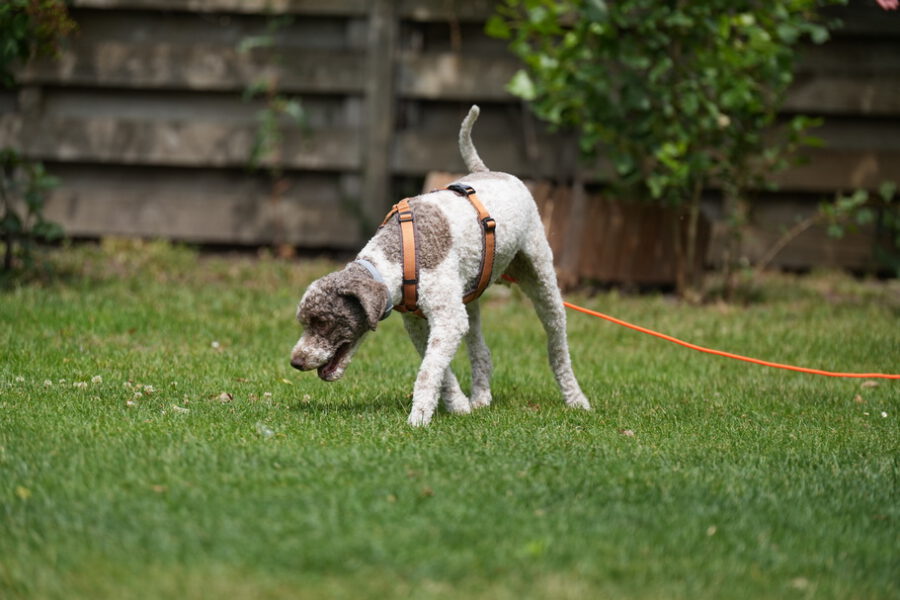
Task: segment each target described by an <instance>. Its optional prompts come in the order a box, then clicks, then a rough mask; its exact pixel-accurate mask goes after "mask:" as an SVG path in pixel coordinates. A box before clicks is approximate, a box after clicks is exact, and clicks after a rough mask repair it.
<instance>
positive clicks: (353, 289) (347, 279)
mask: <svg viewBox="0 0 900 600" xmlns="http://www.w3.org/2000/svg"><path fill="white" fill-rule="evenodd" d="M477 118H478V107H477V106H473V107H472V108H471V110H470V111H469V114H468V116H466V118H465V120H464V121H463V123H462V126H461V128H460V132H459V149H460V152H461V153H462V157H463V160H464V161H465V163H466V167H467V168H468V169H469V170H470V171H471V173H470V174H469V175H466V176H465V177H463V178H462V179H460V180H459V181H458V182H457V183H459V184H463V185H464V186H470V187H471V188H474V189H475V190H476V192H477V196H478V198H479V199H480V200H481V202H482V203H483V205H484V207H485V208H486V209H487V211H488V212H489V213H490V215H491V216H492V217H493V219H494V220H495V222H496V228H495V236H496V237H495V246H496V247H495V253H494V262H493V269H492V272H491V281H493V280H494V279H496V278H497V277H498V276H499V275H500V274H501V273H508V274H509V275H510V276H512V277H513V278H515V279H517V280H518V283H519V285H520V286H521V288H522V290H523V291H524V292H525V293H526V294H527V295H528V297H529V298H530V299H531V301H532V303H533V304H534V307H535V310H536V311H537V314H538V317H540V319H541V322H542V323H543V325H544V330H545V331H546V333H547V337H548V343H547V347H548V350H549V354H550V366H551V368H552V369H553V374H554V375H555V376H556V381H557V383H558V384H559V387H560V390H561V391H562V394H563V398H564V399H565V403H566V404H567V405H568V406H570V407H577V408H583V409H590V404H589V403H588V401H587V398H585V396H584V394H583V393H582V391H581V389H580V388H579V386H578V382H577V381H576V380H575V375H574V374H573V373H572V364H571V360H570V358H569V348H568V343H567V340H566V313H565V307H564V306H563V300H562V296H561V295H560V292H559V288H558V287H557V285H556V274H555V272H554V270H553V256H552V253H551V251H550V246H549V244H548V243H547V238H546V236H545V235H544V228H543V226H542V224H541V220H540V217H539V215H538V211H537V207H536V205H535V203H534V199H533V198H532V197H531V194H530V193H529V191H528V189H527V188H526V187H525V185H524V184H523V183H522V182H521V181H519V179H517V178H516V177H513V176H512V175H507V174H506V173H496V172H492V171H489V170H488V168H487V167H485V165H484V163H483V162H482V161H481V158H480V157H479V156H478V153H477V151H476V150H475V147H474V145H473V144H472V136H471V134H472V125H473V124H474V123H475V120H476V119H477ZM409 205H410V208H411V209H412V213H413V215H414V218H415V220H414V223H415V240H416V256H417V261H418V264H417V270H418V277H417V282H418V289H417V294H418V296H417V301H418V302H417V303H418V308H419V310H420V314H421V316H416V315H415V314H412V313H410V312H407V313H405V314H404V315H403V321H404V325H405V326H406V330H407V332H408V333H409V337H410V338H411V339H412V342H413V344H414V345H415V347H416V349H417V350H418V352H419V354H421V356H422V364H421V366H420V368H419V373H418V376H417V377H416V382H415V387H414V390H413V402H412V411H411V412H410V415H409V423H410V425H416V426H419V425H427V424H428V423H429V422H430V421H431V418H432V416H433V415H434V412H435V410H436V408H437V404H438V398H440V399H441V400H442V401H443V403H444V406H445V407H446V408H447V410H448V411H450V412H451V413H469V412H471V410H472V409H473V408H478V407H481V406H487V405H489V404H490V403H491V390H490V378H491V371H492V369H493V367H492V364H491V353H490V351H489V350H488V348H487V346H486V345H485V342H484V338H483V337H482V334H481V321H480V316H479V309H478V302H477V301H476V302H471V303H469V304H464V303H463V295H464V293H465V292H466V291H468V290H470V289H471V287H472V284H473V282H476V281H478V278H479V275H480V271H481V268H482V262H483V251H484V250H483V247H484V240H483V235H484V232H483V228H482V225H481V223H480V222H479V220H478V219H477V218H476V209H475V208H473V206H472V204H470V203H469V202H467V201H466V199H465V198H464V197H461V196H460V195H457V194H456V193H454V192H453V191H450V190H440V191H435V192H431V193H428V194H423V195H421V196H417V197H415V198H411V199H409ZM402 300H403V258H402V241H401V233H400V225H399V222H398V218H397V217H394V218H393V219H389V220H388V221H387V222H386V223H385V224H384V226H382V227H381V228H380V229H379V230H378V232H377V233H376V234H375V236H374V237H373V238H372V239H371V240H370V241H369V243H368V244H366V246H365V247H364V248H363V249H362V250H361V251H360V253H359V255H358V256H357V258H356V260H354V261H353V262H351V263H349V264H348V265H347V266H346V267H344V269H342V270H340V271H337V272H334V273H331V274H329V275H326V276H325V277H322V278H321V279H318V280H316V281H314V282H313V283H312V284H311V285H310V286H309V288H308V289H307V290H306V293H305V294H304V295H303V297H302V298H301V300H300V304H299V306H298V308H297V320H298V321H299V322H300V324H301V325H302V326H303V335H302V336H301V337H300V340H299V341H298V342H297V344H296V345H295V346H294V348H293V350H292V351H291V365H292V366H293V367H295V368H297V369H300V370H303V371H306V370H311V369H318V374H319V377H320V378H322V379H323V380H325V381H335V380H337V379H339V378H340V377H341V376H342V375H343V374H344V370H345V369H346V368H347V365H348V364H349V363H350V360H351V358H352V356H353V353H354V352H355V350H356V349H357V348H358V347H359V344H360V342H361V341H362V338H363V337H364V336H365V334H366V333H368V332H369V331H372V330H374V329H375V327H376V326H377V324H378V322H379V321H380V320H381V319H383V318H385V317H386V316H387V315H388V314H389V313H390V311H391V307H393V306H397V305H399V304H400V303H401V302H402ZM422 317H424V318H422ZM463 338H465V341H466V347H467V349H468V355H469V360H470V362H471V365H472V393H471V400H469V399H468V398H466V396H465V394H463V392H462V390H460V387H459V383H457V380H456V377H455V376H454V375H453V372H452V371H451V370H450V361H451V360H452V358H453V356H454V354H455V353H456V350H457V348H458V347H459V344H460V342H461V341H462V340H463Z"/></svg>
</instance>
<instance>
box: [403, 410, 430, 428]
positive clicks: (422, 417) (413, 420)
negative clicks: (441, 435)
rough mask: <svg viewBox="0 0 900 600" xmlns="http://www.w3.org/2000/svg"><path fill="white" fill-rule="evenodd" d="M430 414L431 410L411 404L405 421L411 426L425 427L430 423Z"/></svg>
mask: <svg viewBox="0 0 900 600" xmlns="http://www.w3.org/2000/svg"><path fill="white" fill-rule="evenodd" d="M431 414H432V411H428V410H425V409H422V408H418V407H416V406H413V409H412V412H410V413H409V418H408V419H407V420H406V422H407V423H409V424H410V425H412V426H413V427H425V426H426V425H428V424H429V423H431Z"/></svg>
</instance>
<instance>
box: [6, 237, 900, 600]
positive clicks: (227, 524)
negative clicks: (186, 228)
mask: <svg viewBox="0 0 900 600" xmlns="http://www.w3.org/2000/svg"><path fill="white" fill-rule="evenodd" d="M53 260H54V262H55V263H56V269H57V271H58V275H57V276H56V277H55V278H54V279H47V278H40V279H36V280H33V281H31V282H29V283H27V284H21V285H12V286H10V285H7V287H6V288H5V289H3V290H2V291H0V352H2V354H0V511H2V512H0V598H4V599H6V598H66V599H72V598H90V599H94V598H116V599H121V598H216V597H221V598H324V597H329V598H332V597H346V598H386V597H408V598H417V599H418V598H491V599H494V598H522V597H530V598H579V599H582V598H653V599H655V598H665V599H672V598H685V599H692V600H693V599H697V598H710V599H720V598H766V599H768V598H841V599H844V598H860V599H863V598H865V599H872V598H898V597H900V427H898V417H900V382H889V381H883V382H882V383H881V384H880V385H877V386H868V385H865V384H863V383H862V382H861V381H859V380H834V379H827V378H822V377H815V376H809V375H799V374H793V373H786V372H781V371H774V370H770V369H765V368H762V367H757V366H753V365H746V364H742V363H736V362H731V361H726V360H724V359H721V358H715V357H708V356H705V355H701V354H698V353H695V352H691V351H690V350H686V349H683V348H680V347H678V346H675V345H672V344H668V343H666V342H663V341H660V340H655V339H653V338H649V337H646V336H642V335H640V334H637V333H633V332H630V331H628V330H625V329H622V328H619V327H616V326H614V325H611V324H608V323H605V322H603V321H600V320H597V319H592V318H590V317H587V316H584V315H578V314H574V313H570V320H569V333H570V344H571V348H572V352H573V360H574V364H575V371H576V374H577V375H578V376H579V379H580V381H581V384H582V387H583V388H584V390H585V392H586V393H587V395H588V397H589V398H590V399H591V401H592V403H593V406H594V411H593V412H590V413H586V412H576V411H569V410H565V409H564V408H563V407H562V403H561V400H560V399H559V397H558V395H557V391H556V388H555V385H554V383H553V380H552V376H551V374H550V370H549V368H548V367H547V365H546V359H545V350H544V348H545V346H544V339H543V335H542V332H541V330H540V325H539V323H538V321H537V318H536V317H535V316H534V314H533V313H532V312H531V310H530V308H528V307H527V304H526V302H525V301H523V299H522V297H521V294H520V293H519V291H518V290H516V289H515V288H512V289H509V288H502V289H499V290H498V289H492V290H491V291H490V292H489V294H488V295H487V296H486V298H485V303H486V306H485V307H484V309H483V314H484V316H485V328H486V332H485V334H486V337H487V340H488V343H489V345H490V346H491V348H492V350H493V354H494V362H495V366H496V373H495V377H494V383H493V390H494V399H495V401H494V405H493V406H491V407H490V408H488V409H485V410H481V411H478V412H476V413H474V414H472V415H470V416H465V417H455V416H450V415H447V414H446V413H443V412H441V413H440V414H438V415H437V416H436V418H435V420H434V421H433V423H432V425H431V426H430V427H428V428H427V429H415V430H414V429H411V428H409V427H408V426H407V425H406V423H405V420H406V414H407V412H408V410H409V406H410V396H411V390H412V383H413V379H414V377H415V373H416V370H417V364H418V361H417V359H416V355H415V352H414V350H413V348H412V345H411V344H410V343H409V342H408V341H407V340H406V338H405V335H404V333H403V328H402V325H401V323H400V318H399V317H396V316H395V317H392V318H391V319H389V320H388V321H386V322H384V323H383V324H382V325H381V326H380V327H379V331H377V332H376V333H375V334H373V335H372V336H370V339H368V340H367V341H366V343H365V344H364V345H363V347H362V348H361V350H360V352H359V354H358V355H357V357H356V359H355V360H354V362H353V364H352V365H351V366H350V368H349V369H348V371H347V374H346V375H345V377H344V379H343V380H341V381H340V382H338V383H335V384H325V383H323V382H321V381H319V380H318V379H317V378H316V377H315V376H314V375H313V374H310V373H298V372H295V371H293V370H292V369H291V368H290V366H289V364H288V354H289V350H290V347H291V346H292V344H293V343H294V341H295V340H296V337H297V335H298V333H299V332H298V329H297V326H296V324H295V322H294V320H293V317H294V307H295V305H296V302H297V299H298V297H299V293H300V292H301V290H302V289H303V288H304V286H305V285H306V283H308V282H309V281H310V279H311V278H312V277H314V276H316V275H319V274H322V273H324V272H326V271H327V270H329V269H331V268H333V266H334V265H332V264H329V263H326V262H323V261H315V262H309V261H306V262H304V261H294V262H291V263H287V262H283V261H277V260H272V259H263V260H250V259H248V258H240V259H236V258H229V259H224V258H210V257H198V256H197V255H196V254H194V253H192V252H191V251H188V250H184V249H177V248H176V249H173V248H171V247H168V246H166V245H162V244H145V245H143V246H138V247H134V246H133V245H129V244H125V243H118V244H114V243H111V244H107V245H106V246H104V247H103V248H102V249H98V248H92V247H76V248H72V249H68V250H66V251H64V252H62V253H59V254H57V255H56V256H55V258H53ZM572 300H573V301H577V302H579V303H584V304H586V305H587V306H588V307H590V308H595V309H597V310H601V311H604V312H608V313H611V314H613V315H615V316H618V317H620V318H623V319H626V320H630V321H633V322H636V323H639V324H642V325H645V326H648V327H652V328H655V329H659V330H661V331H664V332H667V333H670V334H672V335H676V336H680V337H684V338H685V339H688V340H689V341H693V342H696V343H700V344H707V345H710V346H713V347H715V348H720V349H724V350H730V351H734V352H739V353H744V354H749V355H751V356H757V357H760V358H766V359H769V360H776V361H783V362H790V363H794V364H800V365H803V366H812V367H819V368H824V369H833V370H847V371H882V372H898V371H900V285H898V283H897V282H892V283H889V284H883V283H881V284H880V283H874V282H858V281H854V280H852V279H849V278H846V277H842V276H838V275H833V274H832V275H819V276H811V277H807V278H803V279H793V278H787V277H777V278H770V279H769V280H767V282H766V283H765V285H764V286H763V287H761V288H760V289H758V290H757V293H756V297H755V299H754V301H753V302H752V303H750V304H749V305H747V306H725V305H708V306H700V307H695V306H685V305H682V304H679V303H678V302H675V301H672V300H671V299H668V298H666V297H663V296H659V295H651V296H640V297H628V296H621V295H619V294H617V293H615V292H613V293H606V294H601V295H598V296H595V297H593V298H585V297H574V298H572ZM458 364H459V366H460V367H463V366H464V362H462V361H459V363H458ZM458 372H460V373H461V381H462V382H463V384H464V386H466V385H467V381H468V374H467V373H466V372H465V370H464V369H462V368H460V369H459V370H458Z"/></svg>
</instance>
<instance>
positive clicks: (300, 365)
mask: <svg viewBox="0 0 900 600" xmlns="http://www.w3.org/2000/svg"><path fill="white" fill-rule="evenodd" d="M291 366H292V367H294V368H295V369H297V370H298V371H306V370H307V369H306V363H304V362H303V360H302V359H299V358H292V359H291Z"/></svg>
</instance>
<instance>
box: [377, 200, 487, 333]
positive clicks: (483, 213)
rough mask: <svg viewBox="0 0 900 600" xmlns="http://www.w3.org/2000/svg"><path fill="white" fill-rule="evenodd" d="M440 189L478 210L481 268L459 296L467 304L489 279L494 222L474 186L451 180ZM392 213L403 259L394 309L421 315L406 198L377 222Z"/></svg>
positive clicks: (412, 219) (412, 221)
mask: <svg viewBox="0 0 900 600" xmlns="http://www.w3.org/2000/svg"><path fill="white" fill-rule="evenodd" d="M443 189H445V190H450V191H452V192H455V193H457V194H459V195H461V196H465V197H466V198H468V200H469V202H470V203H471V204H472V207H473V208H474V209H475V212H476V213H478V222H479V223H480V225H481V233H482V237H481V244H482V246H481V268H480V270H479V275H478V281H477V282H476V284H475V287H474V288H472V289H471V290H469V291H468V292H466V293H465V294H464V295H463V303H464V304H468V303H469V302H472V301H473V300H475V299H477V298H478V297H479V296H481V294H482V293H483V292H484V290H485V288H487V286H488V284H489V283H490V282H491V273H492V272H493V270H494V250H495V248H496V239H495V237H496V231H495V230H496V229H497V223H496V221H494V219H493V218H492V217H491V215H490V213H488V211H487V210H486V209H485V208H484V205H483V204H482V203H481V201H480V200H479V199H478V196H477V195H476V194H475V189H474V188H472V187H471V186H468V185H463V184H460V183H454V184H451V185H449V186H447V187H445V188H443ZM394 215H397V220H398V222H399V225H400V240H401V242H400V249H401V250H400V256H401V258H402V261H403V284H402V291H403V296H402V298H401V300H400V304H398V305H397V306H395V307H394V308H395V309H397V310H398V311H399V312H411V313H414V314H416V315H418V316H420V317H422V316H424V315H423V314H422V311H421V310H420V309H419V307H418V300H419V291H418V286H419V264H418V260H417V257H416V228H415V221H416V219H415V215H414V214H413V211H412V208H411V207H410V205H409V198H404V199H403V200H401V201H400V202H398V203H397V204H395V205H394V207H393V208H392V209H391V211H390V212H389V213H388V214H387V216H386V217H385V218H384V221H383V222H382V223H381V227H384V226H385V225H387V222H388V221H390V220H391V218H392V217H393V216H394Z"/></svg>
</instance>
